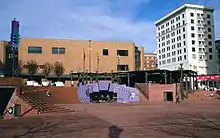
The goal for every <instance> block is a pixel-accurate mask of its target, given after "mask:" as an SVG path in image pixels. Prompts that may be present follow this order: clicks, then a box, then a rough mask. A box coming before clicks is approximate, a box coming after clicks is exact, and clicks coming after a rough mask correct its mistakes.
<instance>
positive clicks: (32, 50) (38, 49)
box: [28, 46, 128, 56]
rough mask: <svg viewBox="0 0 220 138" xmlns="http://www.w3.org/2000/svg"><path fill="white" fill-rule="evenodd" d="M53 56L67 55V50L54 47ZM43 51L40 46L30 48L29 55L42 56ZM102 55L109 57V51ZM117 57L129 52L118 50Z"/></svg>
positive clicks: (103, 51)
mask: <svg viewBox="0 0 220 138" xmlns="http://www.w3.org/2000/svg"><path fill="white" fill-rule="evenodd" d="M51 51H52V54H65V53H66V49H65V48H63V47H52V50H51ZM42 52H43V51H42V47H38V46H29V47H28V53H30V54H41V53H42ZM102 55H104V56H108V55H109V53H108V49H103V50H102ZM117 55H119V56H128V50H117Z"/></svg>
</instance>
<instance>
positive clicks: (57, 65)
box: [54, 61, 65, 81]
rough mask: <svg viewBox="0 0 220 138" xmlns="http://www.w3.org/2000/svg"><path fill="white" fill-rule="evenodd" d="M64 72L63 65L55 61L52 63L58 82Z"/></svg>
mask: <svg viewBox="0 0 220 138" xmlns="http://www.w3.org/2000/svg"><path fill="white" fill-rule="evenodd" d="M64 71H65V68H64V66H63V63H62V62H58V61H56V62H55V63H54V73H55V74H56V75H57V77H58V80H59V81H60V76H62V75H63V73H64Z"/></svg>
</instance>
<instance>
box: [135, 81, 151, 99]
mask: <svg viewBox="0 0 220 138" xmlns="http://www.w3.org/2000/svg"><path fill="white" fill-rule="evenodd" d="M135 87H136V88H137V89H138V90H139V91H141V93H142V94H143V95H144V97H145V98H146V99H148V96H147V95H146V93H145V92H144V91H143V90H141V88H140V87H139V86H138V85H137V84H135Z"/></svg>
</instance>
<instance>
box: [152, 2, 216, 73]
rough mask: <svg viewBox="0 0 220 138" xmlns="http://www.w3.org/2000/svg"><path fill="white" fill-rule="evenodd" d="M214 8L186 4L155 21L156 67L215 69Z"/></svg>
mask: <svg viewBox="0 0 220 138" xmlns="http://www.w3.org/2000/svg"><path fill="white" fill-rule="evenodd" d="M213 12H214V9H213V8H207V7H204V6H200V5H191V4H185V5H183V6H181V7H179V8H178V9H176V10H174V11H173V12H171V13H169V14H168V15H166V16H164V17H163V18H161V19H160V20H158V21H157V22H156V23H155V25H156V27H157V58H158V68H159V69H168V70H177V69H179V67H180V64H181V63H182V64H183V68H184V69H188V70H193V71H196V72H197V73H198V74H211V73H216V72H217V64H216V63H217V60H216V52H215V51H216V47H215V35H214V34H215V33H214V17H213Z"/></svg>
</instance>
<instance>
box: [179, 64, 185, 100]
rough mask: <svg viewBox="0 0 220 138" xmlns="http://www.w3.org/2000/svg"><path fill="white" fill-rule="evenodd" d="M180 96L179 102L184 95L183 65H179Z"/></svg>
mask: <svg viewBox="0 0 220 138" xmlns="http://www.w3.org/2000/svg"><path fill="white" fill-rule="evenodd" d="M180 94H181V100H184V94H183V63H181V64H180Z"/></svg>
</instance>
